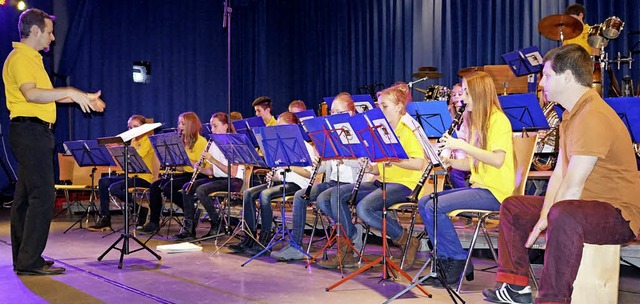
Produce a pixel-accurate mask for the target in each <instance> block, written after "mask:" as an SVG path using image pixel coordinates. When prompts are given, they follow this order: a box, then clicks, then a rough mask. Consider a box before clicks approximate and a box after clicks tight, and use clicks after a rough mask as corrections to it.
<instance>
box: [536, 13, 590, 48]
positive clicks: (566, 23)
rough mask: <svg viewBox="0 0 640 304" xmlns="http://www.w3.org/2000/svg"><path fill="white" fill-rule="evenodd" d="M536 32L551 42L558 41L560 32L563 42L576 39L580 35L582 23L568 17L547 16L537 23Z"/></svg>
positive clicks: (560, 15)
mask: <svg viewBox="0 0 640 304" xmlns="http://www.w3.org/2000/svg"><path fill="white" fill-rule="evenodd" d="M538 31H539V32H540V34H542V36H545V37H547V38H549V39H551V40H557V41H559V40H560V31H562V34H563V36H564V40H567V39H572V38H575V37H578V35H580V34H581V33H582V22H580V20H578V19H576V18H574V17H571V16H570V15H564V14H556V15H549V16H546V17H544V18H542V20H540V22H538Z"/></svg>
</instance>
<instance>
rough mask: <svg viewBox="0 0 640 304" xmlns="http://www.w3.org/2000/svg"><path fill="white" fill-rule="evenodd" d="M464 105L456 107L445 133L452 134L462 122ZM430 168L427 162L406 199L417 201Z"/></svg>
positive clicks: (431, 166)
mask: <svg viewBox="0 0 640 304" xmlns="http://www.w3.org/2000/svg"><path fill="white" fill-rule="evenodd" d="M466 106H467V105H466V104H464V103H463V104H462V106H460V108H458V111H457V112H456V116H455V117H454V118H453V122H452V123H451V126H450V127H449V129H448V130H447V133H446V134H447V135H449V136H451V134H453V131H454V130H455V129H457V128H458V127H459V126H460V124H461V123H462V113H464V109H465V108H466ZM438 155H440V152H438ZM431 170H433V164H432V163H429V165H428V166H427V168H425V170H424V172H423V173H422V176H421V177H420V179H419V180H418V183H417V184H416V187H415V188H414V189H413V192H411V194H410V195H409V196H407V200H408V201H410V202H417V201H418V195H420V191H422V187H423V186H424V183H425V182H426V181H427V178H429V175H431Z"/></svg>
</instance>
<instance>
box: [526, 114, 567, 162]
mask: <svg viewBox="0 0 640 304" xmlns="http://www.w3.org/2000/svg"><path fill="white" fill-rule="evenodd" d="M555 105H556V103H555V102H547V104H546V105H545V106H544V108H543V109H542V112H543V113H544V117H546V118H547V122H548V123H549V127H551V129H549V131H547V133H546V134H544V135H543V136H540V138H539V139H538V142H537V143H536V150H535V152H536V153H541V152H542V150H543V149H544V147H545V146H546V145H548V146H552V147H553V148H554V150H553V151H552V152H558V151H557V147H558V139H559V134H558V131H559V128H560V119H559V118H558V113H557V112H556V111H555V109H554V108H553V106H555ZM556 161H557V156H555V155H548V156H540V155H535V154H534V157H533V160H532V166H533V168H534V169H536V170H538V171H548V170H551V169H553V167H554V166H555V165H556Z"/></svg>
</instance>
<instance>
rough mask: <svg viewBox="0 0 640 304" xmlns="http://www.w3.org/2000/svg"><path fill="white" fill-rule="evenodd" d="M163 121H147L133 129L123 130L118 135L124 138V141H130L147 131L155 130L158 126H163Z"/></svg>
mask: <svg viewBox="0 0 640 304" xmlns="http://www.w3.org/2000/svg"><path fill="white" fill-rule="evenodd" d="M161 125H162V123H159V122H155V123H147V124H143V125H141V126H139V127H135V128H132V129H129V130H127V131H125V132H122V133H120V134H118V135H116V136H117V137H120V138H122V141H124V142H128V141H130V140H132V139H134V138H136V137H138V136H140V135H142V134H145V133H147V132H150V131H153V130H155V129H156V128H158V127H159V126H161Z"/></svg>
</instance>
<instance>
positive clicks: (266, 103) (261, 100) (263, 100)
mask: <svg viewBox="0 0 640 304" xmlns="http://www.w3.org/2000/svg"><path fill="white" fill-rule="evenodd" d="M251 105H252V106H253V107H257V106H260V107H261V108H263V109H271V98H269V97H267V96H260V97H258V98H256V99H255V100H254V101H253V103H252V104H251Z"/></svg>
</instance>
